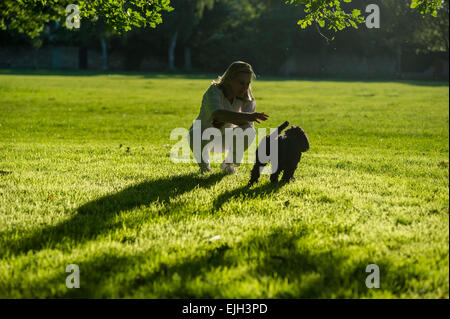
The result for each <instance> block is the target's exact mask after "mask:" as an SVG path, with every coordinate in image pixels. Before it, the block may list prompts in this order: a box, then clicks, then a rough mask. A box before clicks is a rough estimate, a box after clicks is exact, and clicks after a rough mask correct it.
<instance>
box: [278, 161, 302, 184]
mask: <svg viewBox="0 0 450 319" xmlns="http://www.w3.org/2000/svg"><path fill="white" fill-rule="evenodd" d="M297 166H298V162H293V163H289V166H288V167H287V168H286V169H285V170H284V172H283V177H282V178H281V181H282V182H288V183H289V182H293V181H295V177H294V173H295V170H296V169H297Z"/></svg>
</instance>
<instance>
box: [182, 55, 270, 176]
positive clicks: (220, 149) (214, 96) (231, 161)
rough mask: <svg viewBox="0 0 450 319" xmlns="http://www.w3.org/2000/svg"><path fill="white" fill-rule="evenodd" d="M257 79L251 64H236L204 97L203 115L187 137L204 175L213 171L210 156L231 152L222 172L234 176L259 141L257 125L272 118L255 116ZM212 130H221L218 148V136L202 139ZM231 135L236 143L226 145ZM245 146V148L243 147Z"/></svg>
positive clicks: (207, 136)
mask: <svg viewBox="0 0 450 319" xmlns="http://www.w3.org/2000/svg"><path fill="white" fill-rule="evenodd" d="M253 78H255V73H254V72H253V69H252V67H251V65H250V64H248V63H246V62H242V61H236V62H233V63H232V64H231V65H230V66H229V67H228V69H227V70H226V71H225V73H224V74H223V75H222V76H219V78H218V81H213V82H212V83H211V85H210V87H209V88H208V90H207V91H206V92H205V94H204V95H203V99H202V105H201V108H200V113H199V115H198V117H197V119H196V120H195V122H194V124H193V125H192V126H191V127H190V129H189V134H188V136H187V138H188V140H189V145H190V147H191V150H192V152H193V154H194V159H195V160H196V162H197V163H198V164H199V166H200V173H205V172H209V171H210V170H211V165H210V163H209V153H210V152H211V151H213V152H215V153H224V152H228V153H227V156H226V158H225V160H224V161H223V163H222V164H221V165H220V168H221V169H222V170H223V171H224V172H225V173H226V174H234V173H235V172H236V168H237V167H238V166H239V165H240V164H241V161H242V158H243V156H244V152H245V150H247V149H248V147H249V146H250V145H251V144H252V142H253V140H254V139H255V137H256V131H255V128H254V124H253V122H255V121H256V122H258V123H260V122H259V121H260V120H261V121H265V120H267V118H268V115H266V114H264V113H257V112H255V109H256V102H255V99H254V97H253V95H252V90H251V87H250V83H251V80H252V79H253ZM211 127H215V128H217V129H219V130H220V133H221V139H219V141H221V144H220V145H218V144H216V143H217V138H215V136H209V135H211V134H205V135H206V139H203V138H202V134H203V132H204V131H205V130H206V129H208V128H211ZM210 131H211V130H210ZM230 131H231V134H232V136H233V137H232V139H233V143H226V136H225V133H226V132H227V134H230ZM204 137H205V136H204ZM228 139H229V140H230V137H228ZM242 144H243V148H242V147H239V146H240V145H242ZM196 145H197V146H196Z"/></svg>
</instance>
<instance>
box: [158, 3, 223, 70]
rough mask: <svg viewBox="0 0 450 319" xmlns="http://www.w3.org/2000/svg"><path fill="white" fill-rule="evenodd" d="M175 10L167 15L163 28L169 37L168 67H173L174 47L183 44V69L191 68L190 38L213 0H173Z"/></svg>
mask: <svg viewBox="0 0 450 319" xmlns="http://www.w3.org/2000/svg"><path fill="white" fill-rule="evenodd" d="M172 3H173V6H174V8H175V10H174V11H173V12H171V13H169V14H168V15H167V22H168V23H167V24H166V25H164V27H163V29H164V31H166V33H167V35H168V36H169V37H170V40H169V48H168V63H169V69H170V70H174V69H175V48H176V46H177V44H181V45H184V57H185V58H184V62H185V63H184V65H185V69H190V68H191V48H190V45H189V42H190V38H191V36H192V34H193V32H194V30H195V28H196V27H197V25H198V24H199V22H200V20H201V18H202V16H203V12H204V11H205V9H212V8H213V6H214V0H173V2H172Z"/></svg>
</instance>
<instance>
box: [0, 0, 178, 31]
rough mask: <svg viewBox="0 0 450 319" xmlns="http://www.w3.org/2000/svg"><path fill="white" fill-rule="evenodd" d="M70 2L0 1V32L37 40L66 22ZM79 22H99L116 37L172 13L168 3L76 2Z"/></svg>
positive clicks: (167, 0) (141, 0) (139, 0)
mask: <svg viewBox="0 0 450 319" xmlns="http://www.w3.org/2000/svg"><path fill="white" fill-rule="evenodd" d="M71 3H73V0H23V1H16V0H2V1H1V2H0V29H2V30H6V29H14V30H17V31H19V32H20V33H25V34H27V35H29V36H30V37H32V38H34V37H37V36H38V35H39V34H40V32H41V31H42V30H43V28H44V26H45V25H46V23H48V22H50V21H64V22H65V21H66V17H67V13H66V7H67V6H68V5H69V4H71ZM77 5H78V8H79V15H80V18H81V21H83V20H84V19H86V20H90V21H96V20H98V19H99V18H101V19H102V20H103V21H104V23H105V24H106V26H108V27H109V28H110V29H111V30H113V31H114V32H116V33H119V34H120V33H122V32H123V31H129V30H130V29H131V28H132V27H133V26H134V27H147V26H148V27H151V28H155V27H156V25H158V24H160V23H161V22H162V18H161V11H171V10H172V9H173V8H172V7H170V0H152V1H149V0H147V1H145V0H132V1H125V0H85V1H78V2H77Z"/></svg>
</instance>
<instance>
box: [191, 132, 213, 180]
mask: <svg viewBox="0 0 450 319" xmlns="http://www.w3.org/2000/svg"><path fill="white" fill-rule="evenodd" d="M194 133H195V132H194V131H193V129H192V127H191V129H190V130H189V134H188V141H189V147H190V148H191V150H192V153H193V155H194V160H195V162H196V163H198V165H199V166H200V170H201V171H202V172H204V171H210V170H211V166H210V163H209V150H208V151H205V152H204V154H203V156H202V151H203V149H204V147H205V146H206V145H207V144H208V143H209V142H210V141H204V140H202V139H201V136H202V135H201V132H199V133H200V134H197V135H198V136H199V137H200V141H197V143H199V145H200V147H198V148H195V147H194V137H196V134H194ZM197 133H198V132H197ZM208 148H209V147H208Z"/></svg>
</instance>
